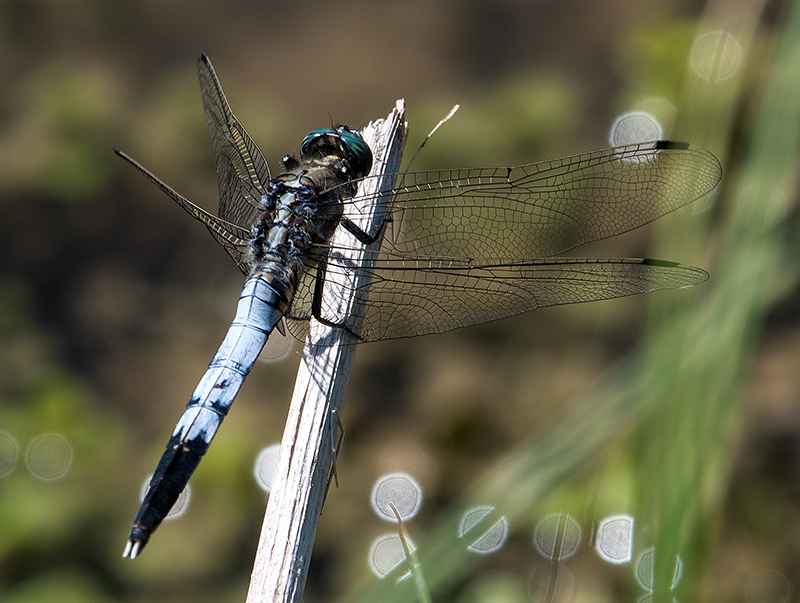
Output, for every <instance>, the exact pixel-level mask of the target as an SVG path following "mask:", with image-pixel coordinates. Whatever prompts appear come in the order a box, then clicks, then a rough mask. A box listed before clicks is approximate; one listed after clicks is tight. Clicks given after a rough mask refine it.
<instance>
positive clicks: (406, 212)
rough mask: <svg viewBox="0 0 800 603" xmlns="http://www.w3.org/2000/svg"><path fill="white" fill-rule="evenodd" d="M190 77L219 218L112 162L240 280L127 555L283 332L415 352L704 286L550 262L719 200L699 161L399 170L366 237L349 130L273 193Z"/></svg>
mask: <svg viewBox="0 0 800 603" xmlns="http://www.w3.org/2000/svg"><path fill="white" fill-rule="evenodd" d="M198 72H199V78H200V90H201V97H202V102H203V107H204V109H205V120H206V122H207V125H208V131H209V136H210V138H211V147H212V151H213V155H214V159H215V162H216V170H217V176H218V185H219V209H218V213H217V215H214V214H213V213H210V212H208V211H206V210H205V209H203V208H201V207H200V206H198V205H196V204H195V203H193V202H191V201H189V200H188V199H186V198H185V197H183V196H182V195H180V194H179V193H177V192H176V191H174V190H173V189H172V188H170V187H169V186H168V185H167V184H165V183H164V182H162V181H161V180H159V179H158V178H157V177H156V176H154V175H153V174H152V173H151V172H150V171H148V170H147V169H146V168H145V167H143V166H142V165H140V164H139V163H137V162H136V161H135V160H134V159H132V158H131V157H129V156H128V155H126V154H125V153H123V152H122V151H119V150H118V149H114V152H116V153H117V154H118V155H119V156H121V157H122V158H123V159H125V160H126V161H128V162H129V163H130V164H132V165H133V167H135V168H136V169H137V170H138V171H139V172H141V173H142V174H143V175H144V176H145V177H147V178H148V179H149V180H150V181H152V182H153V183H154V184H155V185H156V186H158V187H159V188H160V189H161V190H162V191H163V192H164V193H166V194H167V195H168V196H169V197H170V198H171V199H172V200H173V201H175V202H176V203H177V204H178V205H180V206H181V207H182V208H183V209H184V210H186V211H187V212H188V213H189V214H190V215H191V216H192V217H194V218H196V219H197V220H199V221H200V222H202V223H203V224H204V225H205V226H206V227H207V228H208V230H209V231H210V233H211V235H212V236H213V237H214V239H215V240H216V241H217V242H218V243H219V244H220V245H222V247H223V248H224V249H225V251H226V252H227V253H228V254H229V255H230V256H231V257H232V258H233V260H234V261H235V262H236V264H237V265H238V267H239V269H240V270H241V271H242V272H243V273H244V275H245V276H246V277H247V278H246V280H245V284H244V287H243V289H242V293H241V296H240V298H239V302H238V305H237V310H236V315H235V318H234V320H233V322H232V323H231V326H230V329H229V330H228V333H227V335H226V336H225V338H224V340H223V342H222V344H221V346H220V348H219V350H218V351H217V353H216V355H215V356H214V358H213V359H212V361H211V363H210V364H209V367H208V370H207V371H206V372H205V374H204V375H203V377H202V378H201V380H200V382H199V383H198V385H197V387H196V389H195V391H194V393H193V394H192V395H191V397H190V399H189V402H188V404H187V406H186V409H185V410H184V412H183V414H182V415H181V417H180V419H179V420H178V423H177V425H176V427H175V429H174V431H173V433H172V436H171V437H170V439H169V442H168V443H167V447H166V450H165V451H164V453H163V455H162V457H161V459H160V461H159V463H158V466H157V467H156V470H155V472H154V474H153V477H152V479H151V480H150V482H149V485H148V488H147V491H146V493H145V495H144V498H143V500H142V502H141V506H140V508H139V510H138V512H137V514H136V517H135V519H134V522H133V525H132V527H131V531H130V535H129V539H128V542H127V544H126V547H125V550H124V553H123V557H130V558H131V559H135V558H136V557H137V556H138V555H139V554H140V553H141V551H142V549H143V548H144V546H145V545H146V544H147V542H148V540H149V538H150V535H151V534H152V533H153V531H154V530H155V529H156V528H157V527H158V526H159V524H160V523H161V521H162V519H163V518H164V517H165V516H166V515H167V514H168V512H169V511H170V509H171V508H172V506H173V505H174V504H175V502H176V500H177V499H178V497H179V495H180V494H181V492H182V491H183V490H184V488H185V487H186V485H187V483H188V481H189V478H190V477H191V475H192V473H193V472H194V470H195V469H196V467H197V466H198V463H199V462H200V459H201V458H202V456H203V455H204V454H205V453H206V451H207V450H208V448H209V445H210V444H211V441H212V439H213V438H214V435H215V434H216V432H217V430H218V429H219V427H220V424H221V423H222V421H223V419H224V417H225V416H226V414H227V413H228V410H229V409H230V407H231V404H232V403H233V400H234V398H235V397H236V395H237V393H238V391H239V389H240V388H241V386H242V384H243V382H244V380H245V378H246V377H247V375H248V373H249V372H250V370H251V368H252V367H253V364H254V362H255V361H256V359H257V358H258V356H259V354H260V352H261V350H262V348H263V346H264V344H265V343H266V341H267V339H268V337H269V336H270V334H271V333H272V331H273V330H274V329H276V328H277V329H278V330H279V332H281V333H283V332H284V331H285V330H288V331H289V332H290V333H291V334H292V335H294V336H295V337H297V338H303V337H304V336H305V334H306V332H307V330H308V325H309V322H310V320H311V319H312V318H313V319H314V320H317V321H319V322H321V323H323V324H325V325H329V326H332V327H337V328H341V329H343V330H345V331H347V332H348V333H350V335H352V336H353V340H354V341H355V342H369V341H377V340H384V339H392V338H400V337H414V336H417V335H425V334H431V333H442V332H444V331H448V330H451V329H455V328H458V327H464V326H470V325H477V324H481V323H486V322H489V321H493V320H498V319H501V318H506V317H509V316H512V315H516V314H520V313H522V312H527V311H531V310H534V309H536V308H541V307H545V306H554V305H558V304H572V303H578V302H588V301H596V300H605V299H611V298H616V297H623V296H627V295H634V294H639V293H649V292H652V291H656V290H661V289H673V288H683V287H690V286H693V285H696V284H698V283H701V282H703V281H705V280H706V279H707V278H708V274H707V273H706V272H705V271H704V270H702V269H700V268H695V267H691V266H685V265H681V264H678V263H674V262H668V261H661V260H654V259H646V258H620V259H614V258H576V257H558V256H560V254H563V253H564V252H566V251H568V250H571V249H573V248H575V247H577V246H579V245H582V244H584V243H588V242H591V241H597V240H600V239H605V238H607V237H611V236H614V235H617V234H621V233H624V232H627V231H630V230H632V229H635V228H638V227H639V226H642V225H644V224H646V223H649V222H651V221H653V220H655V219H656V218H659V217H661V216H663V215H664V214H666V213H668V212H671V211H674V210H676V209H678V208H680V207H683V206H685V205H687V204H689V203H691V202H693V201H695V200H697V199H699V198H701V197H703V196H705V195H707V194H708V193H710V192H712V191H713V190H714V189H715V188H716V186H717V184H718V183H719V181H720V179H721V176H722V169H721V167H720V164H719V162H718V161H717V159H716V158H715V157H714V155H712V154H711V153H710V152H708V151H706V150H704V149H701V148H699V147H697V146H695V145H692V144H689V143H685V142H676V141H668V140H658V141H654V142H649V143H643V144H636V145H629V146H621V147H613V148H608V149H602V150H599V151H593V152H588V153H581V154H577V155H572V156H568V157H562V158H559V159H552V160H547V161H540V162H536V163H529V164H525V165H517V166H511V167H498V168H465V169H447V170H434V171H416V172H412V171H405V172H402V173H398V174H396V175H395V180H394V185H393V187H392V189H391V191H390V194H389V195H388V196H387V197H388V199H384V200H383V201H381V203H383V207H382V212H381V214H380V215H381V217H380V220H379V222H378V224H377V227H375V228H374V229H373V231H371V232H367V231H365V230H362V228H361V227H360V226H358V225H357V222H356V221H354V220H353V219H351V217H349V216H351V215H353V212H354V211H355V212H356V213H357V212H358V209H357V208H358V203H359V202H360V201H363V198H362V196H361V195H360V193H359V190H360V185H363V184H365V183H367V182H368V181H370V179H372V178H377V177H378V176H374V175H372V176H370V175H369V173H370V170H371V167H372V163H373V157H372V153H371V150H370V148H369V146H368V145H367V144H366V142H365V141H364V139H363V138H362V136H361V135H360V133H359V132H357V131H355V130H351V129H350V128H348V127H346V126H337V127H332V128H325V129H319V130H314V131H312V132H310V133H309V134H308V135H307V136H306V137H305V138H304V140H303V142H302V144H301V146H300V154H299V158H295V157H293V156H288V155H287V156H286V157H284V158H283V168H284V169H283V171H282V172H281V173H280V174H278V175H277V176H275V177H272V176H271V174H270V171H269V167H268V165H267V161H266V160H265V158H264V155H263V153H262V152H261V150H260V149H259V147H258V146H257V145H256V144H255V142H253V140H252V138H251V137H250V136H249V135H248V133H247V132H246V130H245V129H244V127H243V126H242V124H241V123H240V122H239V120H238V119H237V118H236V117H235V116H234V114H233V113H232V112H231V108H230V105H229V104H228V101H227V99H226V97H225V94H224V93H223V91H222V86H221V84H220V82H219V79H218V78H217V75H216V73H215V71H214V68H213V67H212V65H211V62H210V60H209V59H208V57H207V56H206V55H205V54H201V55H200V58H199V61H198ZM341 229H343V231H344V233H343V235H344V236H342V234H339V235H338V236H337V237H336V241H345V243H334V242H333V241H332V238H333V234H334V232H337V230H341ZM346 241H351V244H352V246H356V245H357V244H360V245H361V246H362V248H363V246H364V245H368V246H370V249H372V251H371V252H370V255H369V260H370V261H369V262H368V263H365V264H364V265H363V266H355V265H353V264H352V262H348V261H347V260H346V256H347V254H346V253H345V252H347V251H348V249H347V246H348V244H347V243H346ZM341 274H346V275H349V276H354V275H356V276H360V277H365V278H366V280H367V281H369V288H368V290H367V294H366V300H365V302H364V308H363V311H362V316H361V317H359V320H356V319H354V318H353V317H351V316H347V315H341V310H340V309H339V306H338V305H337V306H335V305H334V304H332V303H330V302H329V301H326V299H325V298H324V296H323V295H322V293H323V291H324V286H325V282H326V279H330V278H333V277H335V276H338V275H341ZM346 282H361V281H359V280H358V279H349V280H347V281H346ZM354 286H355V285H354Z"/></svg>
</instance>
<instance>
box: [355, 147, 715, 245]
mask: <svg viewBox="0 0 800 603" xmlns="http://www.w3.org/2000/svg"><path fill="white" fill-rule="evenodd" d="M721 177H722V168H721V167H720V164H719V162H718V161H717V159H716V157H714V155H712V154H711V153H709V152H708V151H706V150H704V149H701V148H699V147H696V146H693V145H689V144H687V143H682V142H672V141H656V142H649V143H644V144H638V145H630V146H624V147H616V148H609V149H602V150H599V151H593V152H589V153H582V154H579V155H572V156H569V157H562V158H559V159H551V160H548V161H540V162H537V163H530V164H526V165H519V166H513V167H501V168H473V169H454V170H437V171H428V172H409V173H406V174H398V177H397V178H398V181H397V184H396V186H395V191H394V198H393V201H392V208H391V209H390V210H389V211H390V215H391V220H392V222H391V223H390V224H389V228H388V229H387V233H386V237H385V239H384V244H383V247H382V251H383V252H384V253H385V255H386V257H397V256H403V257H409V256H410V257H412V258H425V257H457V258H476V259H480V258H508V259H512V260H513V259H532V258H541V257H549V256H553V255H558V254H560V253H563V252H564V251H567V250H569V249H572V248H574V247H577V246H579V245H582V244H584V243H588V242H591V241H597V240H600V239H604V238H607V237H611V236H614V235H617V234H620V233H623V232H627V231H629V230H632V229H634V228H638V227H639V226H642V225H644V224H647V223H648V222H651V221H653V220H655V219H656V218H659V217H661V216H663V215H664V214H666V213H669V212H671V211H674V210H675V209H677V208H679V207H682V206H684V205H686V204H687V203H691V202H692V201H694V200H696V199H699V198H700V197H702V196H704V195H706V194H707V193H709V192H711V191H712V190H713V189H714V188H715V187H716V185H717V184H718V183H719V181H720V178H721ZM345 213H347V210H346V212H345Z"/></svg>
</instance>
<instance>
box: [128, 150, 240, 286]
mask: <svg viewBox="0 0 800 603" xmlns="http://www.w3.org/2000/svg"><path fill="white" fill-rule="evenodd" d="M114 152H115V153H116V154H117V155H119V156H120V157H122V158H123V159H124V160H125V161H127V162H128V163H130V164H131V165H132V166H133V167H135V168H136V169H137V170H138V171H139V172H140V173H141V174H142V175H144V177H145V178H147V179H148V180H150V182H152V183H153V184H155V185H156V186H157V187H158V188H160V189H161V190H162V191H164V193H166V194H167V196H168V197H169V198H170V199H172V200H173V201H175V203H177V204H178V205H180V206H181V207H182V208H183V209H184V210H186V212H188V213H189V214H190V215H191V216H192V217H193V218H195V219H196V220H200V221H201V222H202V223H203V224H205V225H206V228H208V230H209V232H210V233H211V236H213V237H214V239H216V241H217V243H219V244H220V245H222V246H223V247H224V248H225V251H227V252H228V255H230V256H231V257H232V258H233V261H234V262H236V264H237V265H238V266H239V269H240V270H241V271H242V272H244V273H245V274H247V273H248V272H249V267H248V266H247V264H245V263H244V262H243V261H242V254H243V253H244V251H245V249H246V248H247V244H248V231H247V230H245V229H244V228H242V227H240V226H237V225H236V224H231V223H230V222H227V221H226V220H223V219H222V218H218V217H217V216H215V215H214V214H211V213H209V212H207V211H206V210H204V209H203V208H202V207H200V206H199V205H196V204H194V203H192V202H191V201H189V200H188V199H187V198H186V197H184V196H183V195H181V194H180V193H178V192H177V191H176V190H175V189H173V188H172V187H171V186H169V185H168V184H166V183H165V182H164V181H162V180H161V179H160V178H157V177H156V176H155V175H154V174H153V173H152V172H151V171H150V170H148V169H147V168H146V167H144V166H143V165H142V164H140V163H139V162H138V161H136V160H135V159H133V158H132V157H130V156H129V155H127V154H126V153H123V152H122V151H120V150H119V149H114Z"/></svg>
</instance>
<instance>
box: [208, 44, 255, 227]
mask: <svg viewBox="0 0 800 603" xmlns="http://www.w3.org/2000/svg"><path fill="white" fill-rule="evenodd" d="M197 70H198V74H199V76H200V93H201V96H202V98H203V107H204V108H205V114H206V123H207V124H208V135H209V137H210V138H211V148H212V151H213V153H214V161H215V162H216V165H217V180H218V184H219V212H218V215H219V217H220V218H222V219H223V220H225V221H227V222H231V223H233V224H236V225H238V226H241V227H243V228H246V229H247V228H249V227H250V225H251V224H252V222H253V220H254V218H255V215H256V213H257V212H258V211H259V210H261V209H263V204H262V202H261V196H262V195H263V194H264V193H265V192H266V189H267V185H268V184H269V179H270V174H269V167H268V165H267V161H266V159H264V155H263V153H262V152H261V150H260V149H259V148H258V146H257V145H256V143H255V142H253V139H252V138H250V135H249V134H248V133H247V132H246V131H245V129H244V127H243V126H242V124H241V123H239V120H238V119H236V116H235V115H234V114H233V113H232V112H231V108H230V105H228V100H227V99H226V98H225V94H224V93H223V91H222V86H221V85H220V83H219V79H218V78H217V74H216V73H215V72H214V68H213V67H212V66H211V61H209V59H208V57H207V56H206V55H205V54H201V55H200V59H199V60H198V64H197Z"/></svg>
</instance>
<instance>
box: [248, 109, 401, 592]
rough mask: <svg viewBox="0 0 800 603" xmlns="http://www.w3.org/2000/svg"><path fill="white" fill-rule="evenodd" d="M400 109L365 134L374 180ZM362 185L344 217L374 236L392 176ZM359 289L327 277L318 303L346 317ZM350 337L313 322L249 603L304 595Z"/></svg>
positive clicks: (391, 158) (389, 162)
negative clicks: (359, 203)
mask: <svg viewBox="0 0 800 603" xmlns="http://www.w3.org/2000/svg"><path fill="white" fill-rule="evenodd" d="M404 111H405V105H404V103H403V101H398V102H397V106H396V108H395V109H394V111H392V113H390V114H389V117H388V118H387V119H386V120H378V121H377V122H375V123H374V124H370V125H368V126H367V127H366V128H365V129H364V131H363V134H364V139H365V140H366V142H367V144H369V146H370V148H371V149H372V153H373V158H374V163H373V168H372V174H373V175H378V174H380V175H385V174H394V173H396V172H397V171H398V168H399V165H400V158H401V156H402V153H403V145H404V144H405V137H406V123H405V121H404ZM368 182H369V183H370V184H371V186H372V187H373V188H374V190H370V191H367V190H364V188H363V187H362V188H360V189H359V194H360V195H369V197H370V198H369V201H368V203H369V207H368V208H365V207H360V208H358V211H357V212H356V214H355V215H353V216H349V217H350V218H351V220H353V221H354V222H356V223H357V224H358V226H360V227H361V228H362V229H363V230H364V231H366V232H374V231H375V228H376V224H377V223H378V222H379V220H380V214H379V213H378V212H379V209H378V207H379V204H380V202H381V201H383V202H385V200H381V199H380V195H379V193H380V192H381V191H386V190H388V189H389V188H390V187H391V185H392V178H391V177H390V176H387V177H386V178H381V179H369V181H368ZM342 230H343V229H339V231H340V232H337V233H336V235H335V237H338V236H344V237H346V238H347V241H346V244H344V245H342V247H343V248H353V247H356V246H354V245H353V237H352V235H350V234H349V233H341V231H342ZM335 242H336V239H334V243H335ZM377 244H379V243H377ZM364 256H365V254H364V252H363V251H361V252H354V253H353V256H352V257H349V258H348V261H350V262H353V263H354V264H355V265H362V263H363V262H364ZM345 278H347V276H346V275H345ZM357 285H358V284H357ZM363 289H364V288H363V287H359V286H352V284H350V285H349V286H345V285H344V284H342V283H337V282H335V281H334V280H333V278H330V279H328V278H326V281H325V291H324V293H323V295H324V297H325V299H324V300H323V304H330V305H331V306H333V305H339V306H342V308H343V310H342V311H346V312H348V315H350V316H353V315H355V316H358V315H359V307H360V305H361V304H362V303H363V300H361V299H356V298H353V297H350V298H347V297H346V296H345V294H344V291H357V290H358V291H362V290H363ZM351 337H352V336H351V335H349V334H348V333H347V332H346V331H344V330H342V329H337V328H331V327H327V326H325V325H322V324H320V323H317V322H316V321H312V324H311V328H310V331H309V335H308V339H307V340H306V345H305V349H304V351H303V358H302V361H301V364H300V368H299V370H298V374H297V381H296V382H295V390H294V394H293V396H292V402H291V406H290V409H289V416H288V418H287V421H286V428H285V430H284V433H283V440H282V441H281V449H280V453H279V455H278V464H277V467H276V469H275V478H274V481H273V488H272V491H271V493H270V497H269V503H268V505H267V512H266V514H265V516H264V524H263V526H262V529H261V538H260V540H259V544H258V551H257V552H256V559H255V564H254V567H253V574H252V576H251V580H250V589H249V591H248V594H247V602H248V603H267V602H269V603H273V602H287V603H288V602H299V601H301V599H302V597H303V588H304V586H305V581H306V575H307V573H308V564H309V561H310V558H311V550H312V547H313V544H314V537H315V535H316V530H317V522H318V520H319V516H320V514H321V512H322V504H323V502H324V499H325V494H326V489H327V488H326V486H327V483H328V478H329V475H330V470H331V466H332V463H333V462H334V460H335V459H334V451H333V446H332V445H331V443H332V442H334V441H336V437H335V434H336V433H337V432H336V430H338V428H339V422H338V420H337V414H341V408H342V404H343V399H344V392H345V388H346V385H347V379H348V377H349V374H350V366H351V364H352V361H353V356H354V354H355V347H356V346H354V345H348V344H352V340H351Z"/></svg>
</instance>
